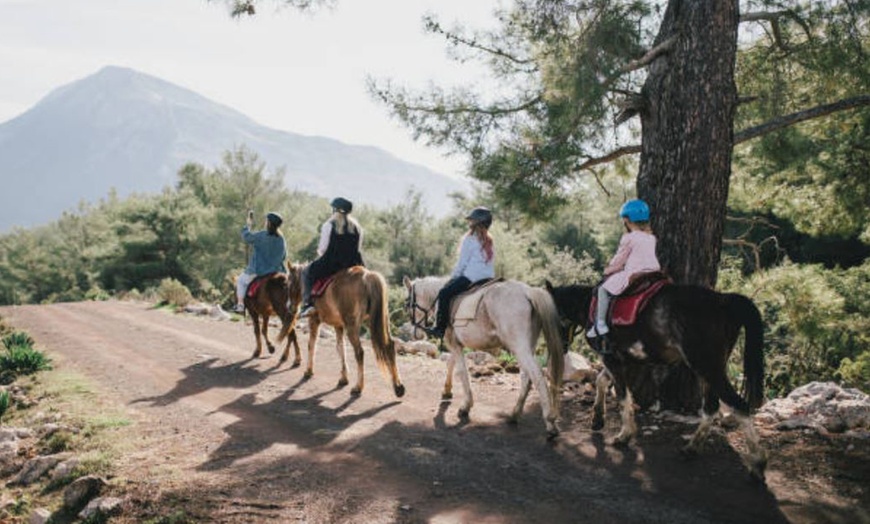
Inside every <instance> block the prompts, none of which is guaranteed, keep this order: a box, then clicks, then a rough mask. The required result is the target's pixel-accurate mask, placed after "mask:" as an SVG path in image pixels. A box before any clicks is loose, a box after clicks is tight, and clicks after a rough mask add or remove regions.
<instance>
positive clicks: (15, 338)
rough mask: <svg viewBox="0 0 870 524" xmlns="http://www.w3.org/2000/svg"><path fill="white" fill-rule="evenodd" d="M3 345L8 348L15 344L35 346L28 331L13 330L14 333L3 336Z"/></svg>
mask: <svg viewBox="0 0 870 524" xmlns="http://www.w3.org/2000/svg"><path fill="white" fill-rule="evenodd" d="M2 340H3V346H4V347H5V348H6V349H9V348H11V347H15V346H28V347H33V344H34V343H33V339H32V338H31V337H30V335H28V334H27V333H25V332H23V331H13V332H12V333H10V334H8V335H6V336H4V337H3V339H2Z"/></svg>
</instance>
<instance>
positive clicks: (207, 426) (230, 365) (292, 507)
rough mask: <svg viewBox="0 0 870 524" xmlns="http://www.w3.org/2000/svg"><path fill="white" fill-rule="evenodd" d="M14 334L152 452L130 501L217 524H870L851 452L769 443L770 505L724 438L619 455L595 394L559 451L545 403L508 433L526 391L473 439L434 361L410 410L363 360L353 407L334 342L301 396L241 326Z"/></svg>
mask: <svg viewBox="0 0 870 524" xmlns="http://www.w3.org/2000/svg"><path fill="white" fill-rule="evenodd" d="M0 316H2V317H3V318H5V319H6V320H7V321H8V322H9V323H11V324H12V325H14V326H16V327H18V328H20V329H23V330H26V331H27V332H28V333H30V335H31V336H32V337H33V338H34V339H35V340H36V343H37V346H38V347H39V348H41V349H43V350H44V351H46V352H48V353H49V355H50V356H51V357H52V358H53V359H54V360H55V362H56V363H57V364H58V365H60V366H68V367H70V368H73V369H75V370H76V371H77V372H79V373H81V374H83V375H85V376H87V377H89V378H90V379H91V380H93V382H94V384H95V385H96V387H97V388H100V389H101V390H102V392H103V393H104V394H105V395H106V396H109V397H111V398H113V399H114V400H115V401H116V402H117V403H118V404H119V405H122V406H124V407H125V409H126V410H127V411H128V412H129V413H130V417H131V419H132V420H135V421H136V431H135V434H136V437H135V438H136V439H138V440H137V442H135V443H134V446H133V447H132V449H133V451H131V453H129V454H128V455H126V456H125V457H124V459H123V461H122V463H121V464H120V465H119V467H120V470H121V471H120V472H119V473H120V476H122V477H123V478H128V479H130V480H129V483H128V484H129V486H130V489H131V490H133V491H135V492H138V493H139V494H140V496H142V497H147V496H151V497H154V498H156V499H157V500H158V501H163V502H165V503H167V504H169V503H170V502H171V503H172V504H175V505H176V506H177V505H181V506H183V507H185V509H186V511H188V514H192V515H194V516H196V517H198V518H199V519H201V520H203V521H207V520H212V521H218V522H258V521H263V520H268V519H274V520H276V521H281V522H288V521H289V522H294V521H299V522H324V523H326V522H330V523H333V522H354V523H357V522H359V523H369V522H434V523H439V522H475V523H488V522H493V523H495V522H498V523H503V522H506V523H514V522H516V523H525V522H548V523H563V522H595V523H599V524H601V523H609V522H620V523H625V522H668V523H703V522H735V523H736V522H741V523H745V522H765V523H775V522H820V521H826V522H850V523H853V522H861V521H866V519H867V518H868V515H870V508H868V502H867V493H866V491H865V490H866V489H867V488H866V486H867V484H868V482H867V481H868V479H870V475H868V463H870V461H868V460H867V455H868V451H867V449H866V447H867V446H866V444H867V443H866V442H863V443H862V445H863V446H864V447H863V449H859V452H857V453H856V451H855V446H854V445H852V446H851V449H850V448H849V447H848V445H849V443H846V442H839V441H832V440H828V439H820V438H814V437H812V436H806V437H802V438H794V435H791V436H786V437H780V436H777V435H771V434H770V433H769V432H767V433H765V435H767V437H768V438H767V439H766V440H765V443H766V444H767V445H768V447H769V448H771V463H770V466H769V473H768V480H769V482H768V486H767V487H766V488H765V487H759V486H756V485H753V484H752V483H750V482H749V481H748V480H747V477H746V475H745V474H744V471H743V467H742V465H741V463H740V460H739V458H738V456H737V455H736V454H735V453H734V451H733V450H732V449H731V447H730V446H728V444H727V441H726V437H725V436H722V435H720V436H718V437H717V438H714V441H713V442H712V444H711V449H710V451H708V452H707V453H706V454H704V455H702V456H701V457H699V458H698V459H695V460H692V461H686V460H683V459H681V458H680V456H679V454H678V452H677V449H678V447H679V445H680V444H681V442H682V439H681V437H680V435H681V434H684V433H688V432H689V431H690V430H691V427H690V426H683V425H679V424H674V423H670V424H668V423H661V422H655V421H651V420H645V418H641V420H640V423H641V426H642V428H643V427H644V426H646V427H649V426H651V425H653V424H656V425H660V426H662V427H661V428H660V429H655V430H654V431H651V432H649V433H650V434H648V435H643V436H641V437H640V439H639V440H638V442H636V443H635V444H633V445H632V446H630V447H629V448H626V449H617V448H614V447H612V446H609V445H607V444H606V443H605V440H604V437H603V436H602V435H601V434H597V433H592V432H591V431H589V429H588V428H589V417H590V412H591V405H590V404H589V401H590V397H589V396H588V395H585V394H584V393H583V391H582V389H577V388H574V389H571V388H566V393H565V396H564V400H563V421H562V428H563V434H562V436H560V437H559V439H557V441H556V442H554V443H548V442H547V441H546V439H545V432H544V426H543V422H542V420H541V417H540V409H539V408H538V405H537V397H536V394H535V393H534V392H533V393H532V394H531V395H530V399H529V402H528V404H527V408H526V413H525V416H524V418H523V421H522V423H521V424H520V425H519V426H509V425H507V424H505V423H504V416H505V415H506V414H507V413H509V411H510V409H511V407H512V406H513V404H514V402H515V400H516V394H517V385H518V376H516V375H498V376H495V377H487V378H482V379H476V380H475V381H474V383H473V388H474V392H475V406H474V409H473V410H472V417H471V421H470V422H469V423H462V422H461V421H460V420H459V419H458V418H457V416H456V410H457V408H458V401H454V402H453V404H442V403H440V401H439V399H440V391H441V387H442V384H443V380H444V364H443V363H441V362H439V361H437V360H432V359H428V358H425V357H419V356H404V357H400V359H399V370H400V373H401V375H402V380H403V382H404V383H405V385H406V387H407V394H406V395H405V396H404V397H403V398H401V399H397V398H396V397H395V396H394V395H393V393H392V390H391V388H390V387H389V385H388V384H387V382H386V381H385V380H384V379H383V378H382V377H381V375H380V374H379V372H378V371H377V369H376V366H375V365H374V362H373V359H374V357H373V354H372V353H371V352H370V351H368V352H367V353H366V358H367V361H366V379H367V380H366V389H365V391H364V392H363V395H362V396H361V397H359V398H354V397H351V396H350V388H349V387H347V388H342V389H337V388H336V386H335V385H336V382H337V380H338V370H339V368H338V360H337V356H336V354H335V351H334V349H333V347H334V341H332V340H325V339H324V340H321V341H320V344H319V352H318V358H317V364H316V368H315V376H314V377H313V378H312V379H311V380H308V381H305V380H303V379H302V371H301V368H297V369H288V367H287V365H286V364H285V365H284V366H281V367H277V357H275V356H272V357H269V358H264V359H259V360H256V361H254V360H250V359H249V356H250V354H251V352H252V350H253V335H252V333H251V328H250V326H246V325H243V324H241V323H234V322H217V321H213V320H208V319H204V318H196V317H191V316H185V315H173V314H170V313H167V312H165V311H160V310H153V309H149V307H148V306H147V305H143V304H137V303H128V302H89V303H74V304H57V305H50V306H22V307H5V308H0ZM300 339H301V342H303V343H306V342H307V338H306V336H304V335H302V336H301V337H300ZM303 349H304V348H303ZM349 357H350V359H351V360H352V355H349ZM303 358H307V355H305V354H303ZM354 369H355V368H354V367H351V382H353V381H354V379H355V374H354ZM457 386H458V385H457ZM455 392H456V393H457V394H460V393H461V390H460V389H456V391H455ZM609 417H610V418H609V419H608V427H607V433H606V435H607V436H611V435H612V434H613V432H614V431H615V429H616V428H617V426H618V420H617V416H616V414H615V413H614V412H613V410H611V413H610V414H609ZM727 438H729V439H731V440H734V441H735V442H737V444H738V445H739V441H737V440H736V439H737V438H738V437H737V435H734V434H731V433H729V434H728V435H727Z"/></svg>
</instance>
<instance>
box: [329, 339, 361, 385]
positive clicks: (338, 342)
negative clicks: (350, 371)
mask: <svg viewBox="0 0 870 524" xmlns="http://www.w3.org/2000/svg"><path fill="white" fill-rule="evenodd" d="M335 350H336V351H337V352H338V360H339V361H341V376H340V377H339V378H338V387H340V388H343V387H344V386H346V385H348V384H349V383H350V381H349V380H348V379H347V356H346V355H345V353H344V328H341V327H336V328H335ZM357 387H359V388H360V389H359V391H362V388H361V387H360V386H359V385H358V386H357ZM355 389H356V388H354V390H355ZM359 391H356V392H354V391H351V394H352V395H358V394H359Z"/></svg>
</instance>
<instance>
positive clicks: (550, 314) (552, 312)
mask: <svg viewBox="0 0 870 524" xmlns="http://www.w3.org/2000/svg"><path fill="white" fill-rule="evenodd" d="M526 296H527V297H528V299H529V302H530V303H531V304H532V309H533V310H534V311H535V313H536V314H537V316H538V319H539V320H540V321H541V325H542V327H543V329H544V339H545V340H546V341H547V353H548V354H549V364H548V368H549V369H550V395H551V397H552V399H553V405H554V406H558V405H559V397H560V396H561V394H562V375H563V373H564V372H565V354H564V351H562V332H561V330H560V329H559V313H558V311H557V310H556V303H555V302H554V301H553V297H552V296H551V295H550V293H548V292H547V291H546V290H544V289H541V288H531V289H530V290H529V292H528V293H526Z"/></svg>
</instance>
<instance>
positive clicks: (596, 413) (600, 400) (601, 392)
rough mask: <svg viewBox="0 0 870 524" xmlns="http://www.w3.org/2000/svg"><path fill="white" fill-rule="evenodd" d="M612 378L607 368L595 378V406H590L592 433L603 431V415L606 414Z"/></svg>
mask: <svg viewBox="0 0 870 524" xmlns="http://www.w3.org/2000/svg"><path fill="white" fill-rule="evenodd" d="M612 383H613V378H612V377H611V375H610V372H609V371H607V368H604V369H602V370H601V371H600V372H599V373H598V376H597V377H596V378H595V404H594V405H593V406H592V412H593V415H592V431H599V430H601V429H604V415H605V414H606V413H607V390H608V389H610V385H611V384H612Z"/></svg>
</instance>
